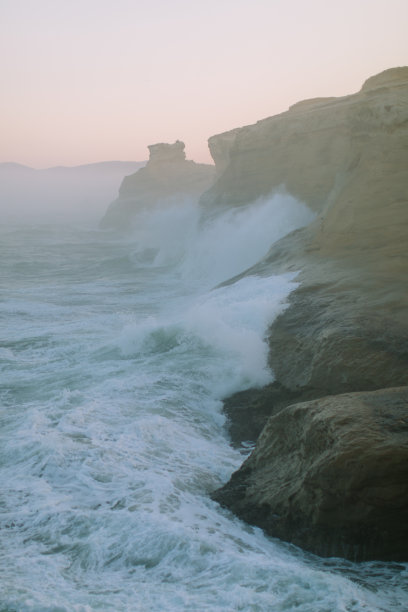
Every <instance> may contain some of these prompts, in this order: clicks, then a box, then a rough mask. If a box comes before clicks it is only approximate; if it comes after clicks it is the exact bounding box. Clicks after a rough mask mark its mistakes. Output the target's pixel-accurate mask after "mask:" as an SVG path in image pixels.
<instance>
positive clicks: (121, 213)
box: [100, 140, 215, 230]
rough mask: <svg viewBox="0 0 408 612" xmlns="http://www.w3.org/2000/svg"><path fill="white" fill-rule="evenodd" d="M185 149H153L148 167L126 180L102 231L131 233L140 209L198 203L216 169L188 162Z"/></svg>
mask: <svg viewBox="0 0 408 612" xmlns="http://www.w3.org/2000/svg"><path fill="white" fill-rule="evenodd" d="M184 148H185V145H184V143H183V142H181V141H180V140H177V141H176V142H175V143H173V144H168V143H158V144H153V145H150V146H149V147H148V149H149V153H150V156H149V161H148V162H147V164H146V166H145V167H144V168H141V169H140V170H138V171H137V172H135V173H134V174H131V175H130V176H126V177H125V178H124V179H123V181H122V184H121V186H120V189H119V196H118V198H117V199H116V200H115V201H114V202H112V204H111V205H110V206H109V208H108V210H107V211H106V214H105V216H104V217H103V218H102V220H101V223H100V227H101V228H104V229H105V228H112V229H119V230H123V229H129V228H131V227H132V225H133V224H134V223H135V219H136V216H137V213H138V211H140V210H141V209H146V208H149V207H152V206H157V205H158V204H165V203H166V202H174V201H175V200H179V199H181V198H196V199H198V198H199V196H200V195H201V194H202V193H203V192H204V191H205V190H206V189H208V188H209V187H210V185H211V184H212V182H213V180H214V174H215V169H214V166H212V165H210V164H197V163H195V162H194V161H192V160H187V159H186V155H185V152H184Z"/></svg>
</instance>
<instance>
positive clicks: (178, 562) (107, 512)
mask: <svg viewBox="0 0 408 612" xmlns="http://www.w3.org/2000/svg"><path fill="white" fill-rule="evenodd" d="M311 218H312V215H311V213H310V211H308V210H307V209H306V207H304V206H303V205H302V204H300V203H299V202H296V201H295V200H294V199H293V198H290V197H288V196H285V195H282V194H281V195H277V196H275V197H273V198H269V199H265V200H262V201H259V202H257V203H256V204H254V205H252V206H251V207H242V208H239V209H236V210H226V211H220V212H219V213H218V214H217V215H214V216H212V217H208V218H206V219H203V218H202V216H201V214H200V209H199V207H198V206H196V205H195V204H194V203H192V202H188V201H183V202H179V203H178V204H177V205H175V204H174V203H173V204H171V205H170V204H169V205H167V207H165V208H162V209H156V210H151V211H141V212H140V214H139V216H138V218H137V222H136V223H135V227H134V229H133V231H132V232H130V233H128V234H127V235H126V236H120V235H118V234H115V232H113V231H101V230H98V229H97V228H96V227H95V226H93V225H89V224H88V225H84V224H81V223H80V222H78V220H76V221H75V223H74V222H68V221H65V222H64V223H61V222H59V223H56V222H55V223H51V222H44V220H42V221H41V223H40V222H28V221H26V222H25V223H16V222H14V223H7V224H3V226H2V227H1V229H0V253H1V269H0V287H1V292H0V321H1V335H0V372H1V374H0V419H1V428H0V484H1V489H0V611H1V612H74V611H75V612H91V611H94V610H95V611H96V610H109V611H115V612H121V611H143V612H144V611H146V612H147V611H149V612H150V611H151V612H159V611H160V612H161V611H164V612H176V611H191V612H193V611H194V612H203V611H207V610H208V611H211V612H217V611H235V610H242V611H277V612H280V611H282V612H283V611H292V610H297V611H301V612H335V611H347V612H360V611H363V610H364V611H366V612H376V611H382V612H392V611H401V612H402V611H403V610H407V609H408V591H407V575H408V571H407V570H408V566H407V565H405V564H393V563H379V562H370V563H361V564H354V563H351V562H348V561H344V560H341V559H320V558H319V557H315V556H313V555H311V554H309V553H305V552H304V551H302V550H300V549H298V548H296V547H294V546H292V545H290V544H287V543H284V542H281V541H279V540H277V539H274V538H270V537H268V536H266V535H264V533H263V532H262V531H261V530H260V529H258V528H254V527H251V526H249V525H247V524H245V523H243V522H242V521H240V520H238V519H237V518H236V517H234V516H233V515H232V514H231V513H230V512H228V511H226V510H224V509H222V508H220V507H219V506H218V505H217V504H216V503H215V502H213V501H212V500H211V498H210V493H211V492H212V491H213V490H214V489H216V488H217V487H219V486H220V485H221V484H223V483H224V482H226V481H227V480H228V479H229V477H230V475H231V473H232V472H233V471H234V470H236V469H237V468H238V467H239V466H240V465H241V463H242V462H243V460H244V459H245V456H246V455H247V454H248V453H249V452H250V450H251V446H250V444H243V445H242V448H240V449H234V448H232V447H231V445H230V443H229V439H228V433H227V428H226V423H225V417H224V415H223V412H222V398H224V397H226V396H228V395H229V394H231V393H233V392H236V391H239V390H243V389H247V388H249V387H253V386H262V385H264V384H266V383H268V382H270V381H271V380H272V379H273V373H272V372H270V370H269V369H268V367H267V352H268V347H267V344H266V341H265V334H266V332H267V328H268V325H269V324H270V323H271V322H272V321H273V319H274V318H275V317H276V316H277V315H278V314H279V313H280V312H282V310H283V309H284V308H285V307H286V300H287V297H288V295H289V294H290V292H291V291H292V290H293V289H294V288H295V287H296V286H297V284H296V281H295V275H294V274H292V275H291V274H285V275H280V276H269V277H258V276H250V275H249V276H245V277H242V278H241V277H240V278H239V280H236V281H235V282H231V283H225V281H228V280H229V279H231V278H234V277H235V276H236V275H239V274H240V273H241V272H243V271H244V270H246V269H247V268H249V267H250V266H252V265H253V264H255V263H256V262H257V261H258V260H259V259H260V258H261V257H262V256H263V255H265V254H266V252H267V251H268V248H269V247H270V244H271V243H272V242H273V241H274V240H277V239H279V238H280V237H281V236H283V235H284V234H286V233H287V232H289V231H291V230H293V229H295V228H296V227H300V226H302V225H304V224H306V223H308V222H309V221H310V219H311Z"/></svg>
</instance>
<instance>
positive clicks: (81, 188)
mask: <svg viewBox="0 0 408 612" xmlns="http://www.w3.org/2000/svg"><path fill="white" fill-rule="evenodd" d="M145 163H146V162H144V161H143V162H133V161H106V162H98V163H94V164H86V165H82V166H55V167H52V168H46V169H44V170H35V169H34V168H30V167H29V166H24V165H22V164H17V163H14V162H6V163H1V164H0V216H1V219H2V221H4V220H8V219H11V220H13V221H17V220H25V219H27V220H29V221H32V220H35V219H37V218H38V219H44V218H45V219H47V218H49V219H50V220H52V219H56V218H64V219H65V218H76V219H83V220H84V221H91V220H93V219H95V220H97V219H98V218H99V217H100V215H101V213H102V212H104V211H105V209H106V206H107V205H108V204H109V202H111V201H112V200H113V199H114V198H115V197H116V196H117V194H118V191H119V187H120V184H121V182H122V180H123V178H124V177H125V176H127V175H129V174H133V173H134V172H136V171H137V170H138V169H139V168H141V167H143V166H144V165H145Z"/></svg>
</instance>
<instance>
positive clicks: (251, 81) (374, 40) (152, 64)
mask: <svg viewBox="0 0 408 612" xmlns="http://www.w3.org/2000/svg"><path fill="white" fill-rule="evenodd" d="M407 32H408V0H343V1H341V2H340V1H338V0H335V1H334V0H205V1H203V0H200V1H196V0H0V58H1V59H0V87H1V91H0V162H9V161H13V162H17V163H21V164H26V165H29V166H32V167H34V168H46V167H49V166H54V165H69V166H72V165H79V164H86V163H92V162H98V161H103V160H136V161H139V160H144V159H146V158H147V156H148V151H147V148H146V147H147V146H148V145H149V144H153V143H156V142H174V141H175V140H177V139H179V140H183V141H184V142H185V143H186V153H187V157H188V158H189V159H194V160H195V161H199V162H209V161H210V156H209V152H208V146H207V139H208V138H209V137H210V136H211V135H213V134H217V133H220V132H224V131H227V130H230V129H233V128H235V127H240V126H243V125H248V124H251V123H254V122H256V121H257V120H259V119H262V118H265V117H269V116H271V115H274V114H277V113H280V112H283V111H285V110H287V108H288V107H289V106H290V105H291V104H294V103H295V102H298V101H300V100H304V99H307V98H313V97H320V96H341V95H347V94H350V93H354V92H356V91H358V90H359V89H360V87H361V85H362V83H363V82H364V81H365V80H366V79H367V78H368V77H370V76H372V75H374V74H377V73H379V72H381V71H382V70H385V69H387V68H391V67H394V66H403V65H408V35H407Z"/></svg>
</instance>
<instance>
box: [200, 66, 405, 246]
mask: <svg viewBox="0 0 408 612" xmlns="http://www.w3.org/2000/svg"><path fill="white" fill-rule="evenodd" d="M407 109H408V67H403V68H394V69H391V70H387V71H385V72H384V73H381V74H380V75H377V76H375V77H372V78H370V79H368V81H367V82H366V83H365V84H364V85H363V87H362V89H361V91H360V92H358V93H357V94H354V95H350V96H345V97H342V98H327V99H315V100H307V101H305V102H300V103H298V104H295V105H294V106H292V107H291V108H290V109H289V110H288V111H287V112H285V113H282V114H280V115H276V116H274V117H270V118H268V119H264V120H262V121H259V122H258V123H256V124H255V125H251V126H247V127H244V128H240V129H236V130H233V131H231V132H227V133H226V134H220V135H218V136H213V137H212V138H210V139H209V147H210V151H211V153H212V155H213V157H214V160H215V162H216V166H217V171H218V175H219V176H218V179H217V181H216V183H215V184H214V186H213V187H212V188H211V189H210V190H209V191H208V192H207V193H206V194H205V195H204V196H203V198H202V203H203V206H205V207H206V208H212V207H219V206H223V205H229V206H238V205H241V204H247V203H248V202H250V201H252V200H255V199H257V198H259V197H261V196H265V195H268V194H269V193H270V192H271V191H274V190H276V189H279V188H280V187H281V186H284V187H285V189H286V190H287V191H288V192H289V193H290V194H292V195H293V196H295V197H297V198H299V199H300V200H302V201H303V202H305V203H306V204H307V205H308V206H309V207H310V208H311V209H312V210H314V211H315V212H317V213H319V214H323V217H324V224H323V225H322V218H321V217H320V218H318V219H317V220H316V222H315V226H314V228H313V231H314V233H315V234H316V239H318V240H319V245H321V246H323V245H324V247H325V248H327V249H328V250H330V251H331V250H333V249H334V248H337V247H342V246H345V243H346V244H352V243H353V242H354V241H356V240H358V241H365V240H368V241H369V244H373V243H374V241H379V242H380V243H384V242H389V238H390V234H389V232H392V233H393V234H394V232H396V233H398V232H400V233H402V230H400V229H399V228H398V227H397V225H398V223H397V222H396V221H394V217H397V218H398V217H399V215H400V214H402V213H403V211H406V209H407V207H406V201H407V181H406V169H407V164H408V148H407V140H408V110H407ZM373 211H375V212H376V221H375V223H373V222H372V220H371V219H372V214H373ZM390 213H392V217H393V218H392V220H390ZM405 214H406V213H405ZM384 221H386V222H387V223H386V226H387V227H386V228H385V229H384ZM367 225H368V227H369V229H370V231H369V232H367V231H366V230H367Z"/></svg>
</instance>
